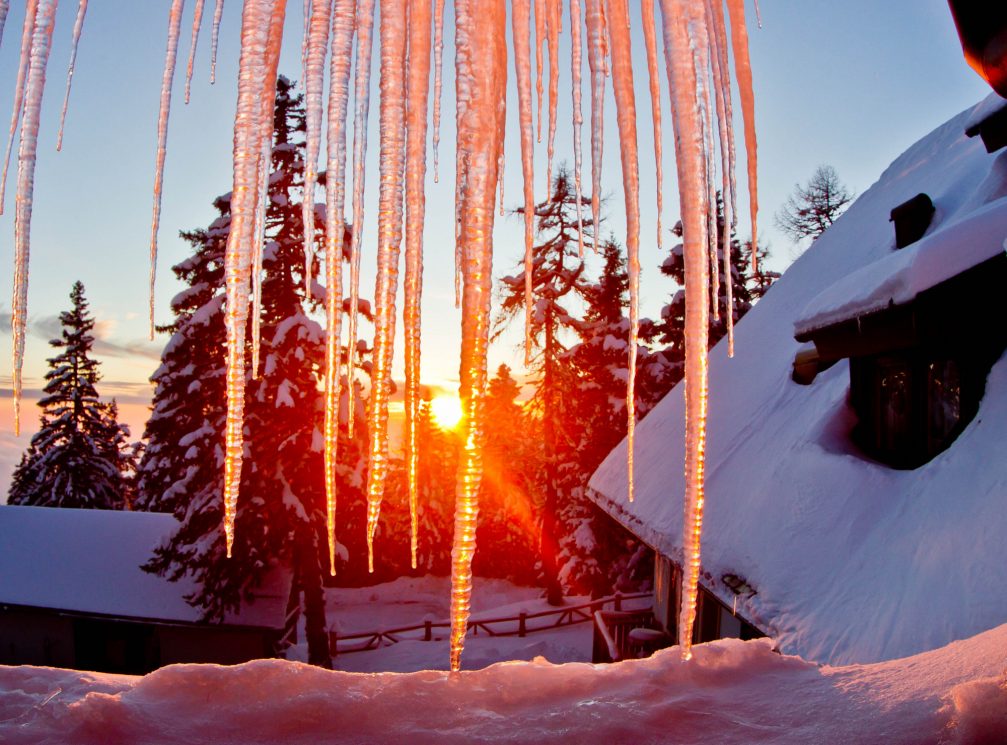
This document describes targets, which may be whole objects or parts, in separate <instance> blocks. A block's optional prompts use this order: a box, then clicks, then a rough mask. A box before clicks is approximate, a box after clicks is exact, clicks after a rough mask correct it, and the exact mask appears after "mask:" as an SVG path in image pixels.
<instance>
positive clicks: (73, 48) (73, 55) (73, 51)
mask: <svg viewBox="0 0 1007 745" xmlns="http://www.w3.org/2000/svg"><path fill="white" fill-rule="evenodd" d="M85 13H87V0H80V4H79V5H78V6H77V20H76V21H74V24H73V39H72V40H71V42H70V64H69V65H67V70H66V93H65V94H64V95H63V109H62V110H61V111H60V114H59V130H58V132H57V133H56V151H57V152H59V151H60V150H62V149H63V124H64V123H65V122H66V110H67V107H68V106H69V105H70V84H71V83H72V82H73V70H74V66H75V65H76V63H77V44H78V43H79V42H80V32H81V30H82V29H83V28H84V14H85Z"/></svg>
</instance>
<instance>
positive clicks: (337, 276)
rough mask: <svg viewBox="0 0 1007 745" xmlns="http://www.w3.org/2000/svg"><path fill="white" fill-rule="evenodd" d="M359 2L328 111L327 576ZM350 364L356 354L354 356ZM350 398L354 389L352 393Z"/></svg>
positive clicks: (346, 18)
mask: <svg viewBox="0 0 1007 745" xmlns="http://www.w3.org/2000/svg"><path fill="white" fill-rule="evenodd" d="M355 9H356V3H355V0H335V7H334V8H333V11H332V56H331V58H330V61H329V108H328V130H327V131H326V140H327V141H326V157H327V163H326V170H325V318H326V324H325V327H326V330H327V333H326V337H325V505H326V509H325V515H326V527H327V529H328V536H329V573H330V574H332V575H335V573H336V497H337V487H336V464H337V462H338V455H339V451H338V445H339V404H340V401H341V399H342V375H341V374H340V350H339V345H340V340H341V339H340V337H341V336H342V313H343V270H342V267H343V240H344V234H345V230H346V226H345V223H344V219H343V207H344V201H345V200H344V197H345V191H346V111H347V100H348V98H349V84H350V59H351V56H352V53H353V15H354V12H355ZM350 364H352V352H351V357H350ZM350 393H351V396H352V391H351V392H350Z"/></svg>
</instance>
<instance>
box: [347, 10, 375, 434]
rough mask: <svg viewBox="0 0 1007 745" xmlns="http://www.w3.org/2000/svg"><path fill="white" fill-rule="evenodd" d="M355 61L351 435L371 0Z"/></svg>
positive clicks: (361, 15) (360, 23) (362, 17)
mask: <svg viewBox="0 0 1007 745" xmlns="http://www.w3.org/2000/svg"><path fill="white" fill-rule="evenodd" d="M356 23H357V29H356V31H357V61H356V69H355V71H354V73H353V74H354V76H355V77H354V81H353V98H354V106H355V108H354V114H353V235H352V236H351V238H350V323H349V350H350V352H349V354H350V360H349V364H347V366H346V378H347V384H348V385H349V390H350V394H349V395H350V399H349V402H348V407H349V422H348V423H347V426H348V427H349V433H350V436H351V437H352V435H353V428H354V423H355V421H356V412H355V410H356V400H357V397H356V384H355V381H356V365H355V364H354V357H355V356H356V354H357V324H358V322H359V313H358V308H357V306H358V305H359V300H360V243H361V241H362V240H363V233H364V175H365V174H364V166H365V162H366V158H367V116H368V112H369V110H370V91H371V46H372V39H373V31H374V0H358V3H357V12H356Z"/></svg>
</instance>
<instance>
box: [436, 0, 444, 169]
mask: <svg viewBox="0 0 1007 745" xmlns="http://www.w3.org/2000/svg"><path fill="white" fill-rule="evenodd" d="M443 58H444V0H434V183H435V184H436V183H437V182H439V181H440V180H441V174H440V167H439V166H440V162H439V159H438V147H439V146H440V144H441V75H442V68H443V66H444V64H443V62H444V59H443Z"/></svg>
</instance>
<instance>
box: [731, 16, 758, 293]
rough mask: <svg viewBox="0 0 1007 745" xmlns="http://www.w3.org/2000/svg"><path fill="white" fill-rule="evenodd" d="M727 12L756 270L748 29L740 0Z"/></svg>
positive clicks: (754, 153) (754, 145)
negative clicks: (729, 17) (743, 140)
mask: <svg viewBox="0 0 1007 745" xmlns="http://www.w3.org/2000/svg"><path fill="white" fill-rule="evenodd" d="M727 10H728V12H729V13H730V15H731V48H732V51H733V52H734V75H735V77H737V79H738V93H739V94H740V96H741V116H742V119H743V120H744V122H745V162H746V164H747V166H748V212H749V219H750V220H751V221H752V274H758V272H759V251H758V245H759V242H758V240H757V239H756V220H757V218H758V216H759V190H758V176H757V175H756V174H757V172H758V165H759V161H758V141H757V139H756V136H755V92H754V91H753V89H752V62H751V59H750V58H749V56H748V29H747V28H746V27H745V2H744V0H727Z"/></svg>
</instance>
